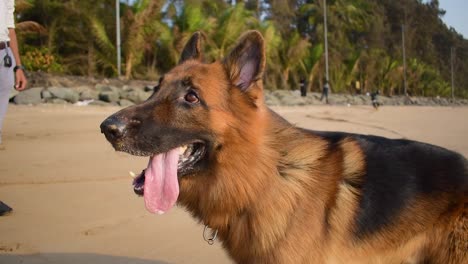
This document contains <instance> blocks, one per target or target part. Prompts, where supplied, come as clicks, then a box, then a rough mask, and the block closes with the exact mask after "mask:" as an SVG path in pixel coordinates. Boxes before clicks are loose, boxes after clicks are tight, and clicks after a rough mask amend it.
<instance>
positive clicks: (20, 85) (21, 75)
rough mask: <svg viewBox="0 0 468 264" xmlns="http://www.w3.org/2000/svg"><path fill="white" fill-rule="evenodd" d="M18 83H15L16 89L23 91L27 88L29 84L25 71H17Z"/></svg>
mask: <svg viewBox="0 0 468 264" xmlns="http://www.w3.org/2000/svg"><path fill="white" fill-rule="evenodd" d="M15 75H16V79H15V80H16V82H15V89H16V90H18V91H22V90H24V89H25V88H26V84H28V80H27V79H26V76H25V75H24V70H17V71H16V73H15Z"/></svg>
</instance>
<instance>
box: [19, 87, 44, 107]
mask: <svg viewBox="0 0 468 264" xmlns="http://www.w3.org/2000/svg"><path fill="white" fill-rule="evenodd" d="M42 89H43V88H42V87H37V88H30V89H27V90H24V91H22V92H20V93H19V94H17V95H16V96H15V98H14V99H13V101H14V102H15V104H26V105H28V104H33V105H35V104H40V103H42V98H41V92H42Z"/></svg>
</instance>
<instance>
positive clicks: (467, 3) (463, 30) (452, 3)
mask: <svg viewBox="0 0 468 264" xmlns="http://www.w3.org/2000/svg"><path fill="white" fill-rule="evenodd" d="M425 2H427V1H425ZM439 7H440V8H441V9H443V10H445V11H446V13H445V15H444V16H443V17H442V20H443V21H444V23H445V24H447V25H448V26H449V27H453V28H455V30H456V31H457V32H458V33H460V34H462V35H463V37H464V38H465V39H468V0H439Z"/></svg>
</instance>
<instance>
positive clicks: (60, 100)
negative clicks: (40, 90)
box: [47, 98, 68, 104]
mask: <svg viewBox="0 0 468 264" xmlns="http://www.w3.org/2000/svg"><path fill="white" fill-rule="evenodd" d="M47 102H48V103H51V104H68V101H66V100H63V99H60V98H52V99H50V100H48V101H47Z"/></svg>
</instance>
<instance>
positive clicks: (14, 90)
mask: <svg viewBox="0 0 468 264" xmlns="http://www.w3.org/2000/svg"><path fill="white" fill-rule="evenodd" d="M17 94H19V92H18V91H17V90H16V89H11V91H10V99H9V100H10V101H11V99H13V98H14V97H15V96H16V95H17Z"/></svg>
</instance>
